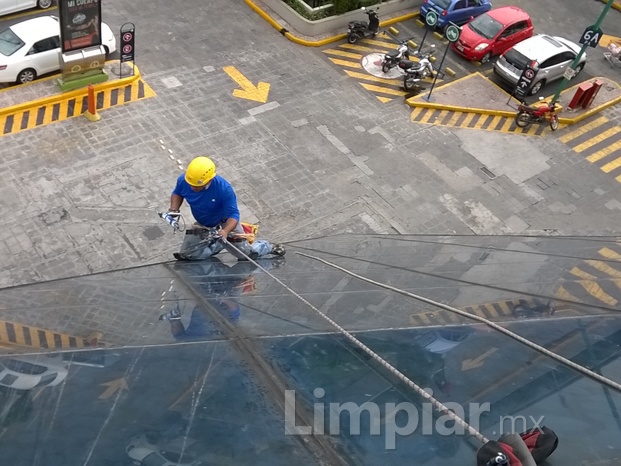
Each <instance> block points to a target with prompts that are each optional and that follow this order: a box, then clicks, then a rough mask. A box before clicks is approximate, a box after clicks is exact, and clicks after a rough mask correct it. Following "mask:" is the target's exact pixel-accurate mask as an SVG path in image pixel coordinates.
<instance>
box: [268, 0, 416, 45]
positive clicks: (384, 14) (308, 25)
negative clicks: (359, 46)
mask: <svg viewBox="0 0 621 466" xmlns="http://www.w3.org/2000/svg"><path fill="white" fill-rule="evenodd" d="M263 3H265V4H266V5H267V6H269V7H270V8H271V9H272V10H274V11H275V12H276V13H278V15H279V16H280V17H281V18H282V19H284V20H285V21H286V22H287V24H288V25H289V26H290V27H291V28H292V29H293V30H292V31H291V33H292V34H295V32H298V33H300V34H303V35H305V36H319V35H321V34H327V33H339V32H342V33H345V32H347V23H349V22H350V21H366V20H368V18H367V15H365V14H364V13H363V12H362V11H361V10H354V11H349V12H347V13H345V14H342V15H339V16H332V17H330V18H323V19H318V20H317V21H309V20H308V19H306V18H303V17H301V16H300V15H299V14H298V13H297V12H296V11H295V10H293V9H292V8H291V7H290V6H289V5H287V4H286V3H285V2H283V1H282V0H263ZM422 4H423V0H390V1H388V2H384V3H382V4H381V5H380V9H379V12H378V13H379V17H380V21H382V20H383V19H387V18H388V16H389V15H392V14H393V13H396V12H402V13H403V14H404V15H405V14H407V13H413V12H415V11H418V9H419V8H420V6H421V5H422Z"/></svg>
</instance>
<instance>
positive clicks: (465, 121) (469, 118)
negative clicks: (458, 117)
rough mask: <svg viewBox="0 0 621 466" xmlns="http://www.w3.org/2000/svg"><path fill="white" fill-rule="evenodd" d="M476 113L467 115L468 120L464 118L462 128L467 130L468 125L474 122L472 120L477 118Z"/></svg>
mask: <svg viewBox="0 0 621 466" xmlns="http://www.w3.org/2000/svg"><path fill="white" fill-rule="evenodd" d="M476 115H477V114H476V113H468V114H467V115H466V118H464V121H462V122H461V125H460V126H461V127H462V128H467V127H468V125H469V124H470V122H471V121H472V119H473V118H474V117H475V116H476Z"/></svg>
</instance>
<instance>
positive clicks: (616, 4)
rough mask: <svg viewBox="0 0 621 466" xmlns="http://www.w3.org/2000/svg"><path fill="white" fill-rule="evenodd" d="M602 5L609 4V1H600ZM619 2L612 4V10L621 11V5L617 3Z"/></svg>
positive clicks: (616, 0)
mask: <svg viewBox="0 0 621 466" xmlns="http://www.w3.org/2000/svg"><path fill="white" fill-rule="evenodd" d="M600 1H601V2H602V3H608V0H600ZM617 2H618V0H615V1H614V3H613V4H612V8H613V9H614V10H617V11H621V3H617Z"/></svg>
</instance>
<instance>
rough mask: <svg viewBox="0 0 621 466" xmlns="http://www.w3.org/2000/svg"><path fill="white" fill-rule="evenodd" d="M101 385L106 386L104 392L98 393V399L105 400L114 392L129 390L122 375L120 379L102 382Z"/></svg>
mask: <svg viewBox="0 0 621 466" xmlns="http://www.w3.org/2000/svg"><path fill="white" fill-rule="evenodd" d="M101 385H104V386H106V387H108V388H106V391H105V392H103V393H102V394H101V395H99V399H100V400H107V399H108V398H110V397H111V396H112V395H114V394H115V393H116V392H118V391H120V390H129V387H128V386H127V382H125V378H124V377H121V378H120V379H116V380H112V381H110V382H106V383H102V384H101Z"/></svg>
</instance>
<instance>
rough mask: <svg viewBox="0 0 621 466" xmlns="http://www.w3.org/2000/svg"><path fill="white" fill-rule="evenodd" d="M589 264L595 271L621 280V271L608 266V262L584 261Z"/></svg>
mask: <svg viewBox="0 0 621 466" xmlns="http://www.w3.org/2000/svg"><path fill="white" fill-rule="evenodd" d="M584 262H586V263H587V264H589V265H590V266H591V267H593V268H594V269H597V270H599V271H600V272H604V273H605V274H607V275H610V276H611V277H615V278H621V270H617V269H615V268H614V267H612V266H610V265H608V264H607V263H606V262H602V261H594V260H586V261H584Z"/></svg>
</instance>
